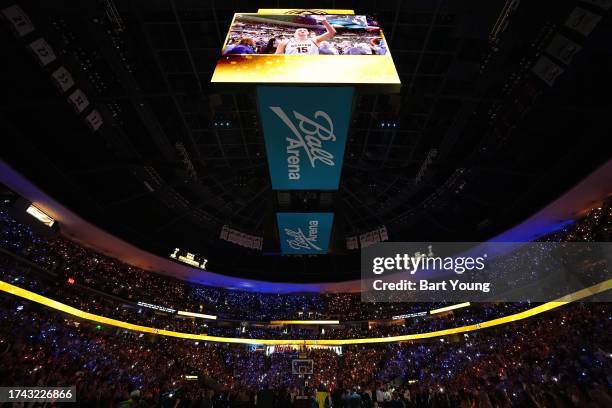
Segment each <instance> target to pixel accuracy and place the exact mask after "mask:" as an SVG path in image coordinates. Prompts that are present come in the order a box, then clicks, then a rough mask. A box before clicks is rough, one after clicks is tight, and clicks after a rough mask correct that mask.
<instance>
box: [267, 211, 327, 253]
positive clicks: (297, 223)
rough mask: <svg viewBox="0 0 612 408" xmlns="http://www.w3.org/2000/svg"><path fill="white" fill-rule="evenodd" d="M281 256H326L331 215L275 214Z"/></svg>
mask: <svg viewBox="0 0 612 408" xmlns="http://www.w3.org/2000/svg"><path fill="white" fill-rule="evenodd" d="M276 219H277V221H278V233H279V237H280V244H281V252H282V253H283V254H326V253H327V250H328V248H329V240H330V237H331V231H332V225H333V222H334V214H333V213H277V214H276Z"/></svg>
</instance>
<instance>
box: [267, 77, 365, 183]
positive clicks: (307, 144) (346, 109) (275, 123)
mask: <svg viewBox="0 0 612 408" xmlns="http://www.w3.org/2000/svg"><path fill="white" fill-rule="evenodd" d="M353 93H354V90H353V88H350V87H280V86H260V87H258V88H257V99H258V104H259V114H260V117H261V122H262V125H263V132H264V139H265V142H266V153H267V156H268V168H269V170H270V178H271V179H272V188H273V189H275V190H337V189H338V185H339V183H340V174H341V172H342V159H343V157H344V148H345V145H346V137H347V132H348V127H349V121H350V117H351V111H352V104H353Z"/></svg>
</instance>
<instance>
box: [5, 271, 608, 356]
mask: <svg viewBox="0 0 612 408" xmlns="http://www.w3.org/2000/svg"><path fill="white" fill-rule="evenodd" d="M611 288H612V279H608V280H606V281H603V282H600V283H598V284H596V285H593V286H590V287H588V288H585V289H582V290H579V291H577V292H574V293H570V294H569V295H566V296H563V297H560V298H559V299H557V300H554V301H551V302H547V303H544V304H542V305H540V306H536V307H533V308H531V309H527V310H525V311H523V312H519V313H515V314H511V315H508V316H503V317H500V318H497V319H492V320H487V321H484V322H480V323H476V324H472V325H468V326H462V327H455V328H452V329H445V330H437V331H433V332H427V333H417V334H406V335H402V336H391V337H375V338H361V339H328V340H270V339H247V338H236V337H217V336H208V335H205V334H192V333H181V332H176V331H172V330H164V329H156V328H153V327H148V326H140V325H137V324H133V323H128V322H124V321H121V320H116V319H111V318H108V317H104V316H99V315H96V314H93V313H89V312H85V311H83V310H80V309H77V308H75V307H72V306H68V305H65V304H63V303H60V302H58V301H56V300H53V299H50V298H48V297H45V296H42V295H39V294H37V293H34V292H31V291H29V290H26V289H23V288H20V287H18V286H14V285H11V284H10V283H7V282H4V281H0V290H2V291H3V292H7V293H10V294H12V295H15V296H18V297H21V298H24V299H28V300H31V301H33V302H36V303H39V304H41V305H45V306H47V307H50V308H52V309H56V310H59V311H62V312H64V313H67V314H70V315H73V316H76V317H80V318H82V319H86V320H91V321H93V322H97V323H102V324H106V325H108V326H115V327H121V328H124V329H128V330H133V331H139V332H144V333H151V334H161V335H162V336H170V337H178V338H183V339H190V340H202V341H210V342H217V343H236V344H264V345H270V346H273V345H279V344H286V345H291V344H298V345H299V344H306V345H314V344H322V345H330V346H332V345H333V346H342V345H348V344H371V343H394V342H399V341H407V340H417V339H426V338H432V337H441V336H447V335H450V334H457V333H466V332H470V331H474V330H480V329H485V328H488V327H493V326H499V325H502V324H505V323H509V322H515V321H517V320H522V319H526V318H528V317H532V316H535V315H537V314H540V313H544V312H546V311H549V310H552V309H556V308H558V307H561V306H564V305H566V304H568V303H570V302H574V301H576V300H580V299H583V298H586V297H589V296H592V295H595V294H598V293H602V292H605V291H607V290H609V289H611Z"/></svg>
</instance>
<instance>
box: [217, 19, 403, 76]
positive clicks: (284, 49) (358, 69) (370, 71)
mask: <svg viewBox="0 0 612 408" xmlns="http://www.w3.org/2000/svg"><path fill="white" fill-rule="evenodd" d="M211 81H212V82H236V83H242V82H250V83H344V84H396V85H399V84H400V80H399V76H398V74H397V71H396V69H395V65H394V63H393V59H392V58H391V53H390V50H389V48H388V44H387V41H386V40H385V37H384V34H383V31H382V29H381V27H380V26H379V25H378V22H377V21H376V20H375V19H374V18H372V17H369V16H365V15H352V14H327V15H316V14H306V15H304V14H300V15H295V14H280V15H277V14H254V13H237V14H235V15H234V18H233V20H232V24H231V26H230V30H229V33H228V35H227V38H226V40H225V43H224V44H223V48H222V56H221V59H220V60H219V61H218V62H217V66H216V68H215V72H214V74H213V77H212V80H211Z"/></svg>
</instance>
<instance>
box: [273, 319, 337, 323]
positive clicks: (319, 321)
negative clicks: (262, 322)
mask: <svg viewBox="0 0 612 408" xmlns="http://www.w3.org/2000/svg"><path fill="white" fill-rule="evenodd" d="M270 324H340V320H271V321H270Z"/></svg>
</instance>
